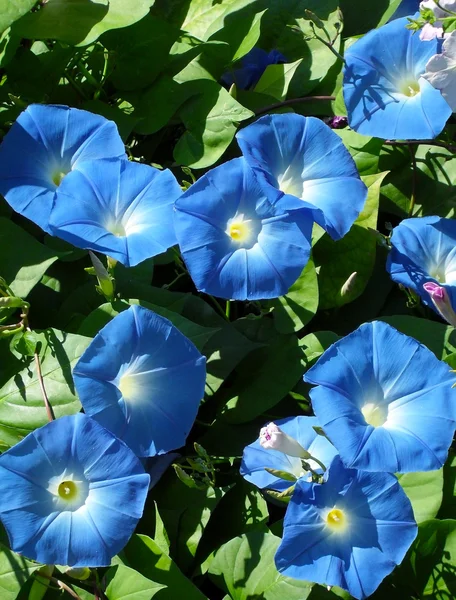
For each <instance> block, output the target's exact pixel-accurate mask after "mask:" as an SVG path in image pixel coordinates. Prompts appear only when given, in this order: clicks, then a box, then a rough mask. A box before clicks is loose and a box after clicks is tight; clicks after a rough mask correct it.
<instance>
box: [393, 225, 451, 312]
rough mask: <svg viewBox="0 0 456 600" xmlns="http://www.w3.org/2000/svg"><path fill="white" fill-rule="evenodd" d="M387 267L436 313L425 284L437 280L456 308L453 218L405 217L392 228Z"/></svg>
mask: <svg viewBox="0 0 456 600" xmlns="http://www.w3.org/2000/svg"><path fill="white" fill-rule="evenodd" d="M391 245H392V248H391V252H390V253H389V256H388V261H387V267H386V268H387V270H388V271H389V272H390V274H391V277H392V279H393V280H394V281H396V282H397V283H401V284H402V285H404V286H405V287H408V288H410V289H412V290H414V291H415V292H416V293H417V294H419V295H420V296H421V299H422V300H423V302H424V303H425V304H426V305H427V306H430V307H431V308H432V309H433V310H435V311H436V312H437V313H438V311H437V309H436V308H435V306H434V304H433V303H432V301H431V300H430V296H429V293H428V292H426V290H425V289H424V287H423V286H424V284H425V283H429V282H434V283H438V284H439V285H440V286H442V287H444V288H445V290H446V291H447V293H448V295H449V297H450V300H451V304H452V306H453V308H456V223H455V221H454V220H453V219H441V218H439V217H421V218H413V219H404V220H403V221H402V222H401V223H400V224H399V225H398V226H397V227H395V228H394V230H393V235H392V236H391Z"/></svg>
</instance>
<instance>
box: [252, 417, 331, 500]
mask: <svg viewBox="0 0 456 600" xmlns="http://www.w3.org/2000/svg"><path fill="white" fill-rule="evenodd" d="M272 426H274V427H273V429H274V431H272V432H271V427H272ZM318 426H319V423H318V420H317V419H316V418H315V417H289V418H287V419H280V420H278V421H275V423H270V424H269V425H268V426H266V427H264V428H263V429H262V430H261V432H260V438H259V439H257V440H255V441H254V442H253V443H252V444H249V445H248V446H246V447H245V448H244V453H243V456H242V463H241V475H242V476H243V477H244V478H245V479H247V481H250V483H253V484H254V485H256V486H257V487H259V488H260V489H263V488H269V489H272V490H277V491H279V492H282V491H284V490H286V489H287V488H289V487H290V485H292V484H291V483H290V482H289V481H286V480H285V479H281V478H279V477H276V476H275V475H272V474H271V473H268V471H266V470H265V467H268V468H269V469H275V470H276V471H285V472H286V473H290V474H291V475H294V476H295V477H296V478H297V479H299V478H300V477H304V478H305V480H306V481H308V476H309V474H310V471H307V470H306V469H305V468H304V467H303V464H302V460H301V458H300V456H301V455H300V454H299V449H300V448H304V450H306V451H307V452H308V453H309V454H311V455H312V456H313V457H315V458H316V459H317V460H319V461H320V462H321V463H323V465H325V467H329V464H330V462H331V461H332V459H333V458H334V456H335V455H336V454H337V450H336V449H335V448H334V446H333V445H332V444H331V443H330V442H328V440H327V439H326V438H325V437H324V436H321V435H318V434H317V433H316V432H315V429H313V427H318ZM277 430H278V431H277ZM284 434H285V435H284ZM288 436H289V437H290V438H291V444H293V442H295V443H296V444H297V448H298V452H296V451H294V449H293V448H292V447H291V446H290V440H289V438H288ZM284 437H285V439H283V438H284ZM290 453H291V454H290ZM307 462H308V464H309V465H310V467H311V468H312V469H313V470H314V471H315V472H317V473H323V470H322V468H321V466H320V465H319V464H318V463H316V462H314V461H312V460H309V461H307Z"/></svg>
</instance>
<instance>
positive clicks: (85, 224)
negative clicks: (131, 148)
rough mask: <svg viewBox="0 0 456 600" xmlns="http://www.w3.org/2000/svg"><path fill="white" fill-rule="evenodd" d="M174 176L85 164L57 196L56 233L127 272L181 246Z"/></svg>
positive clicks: (115, 163) (119, 163)
mask: <svg viewBox="0 0 456 600" xmlns="http://www.w3.org/2000/svg"><path fill="white" fill-rule="evenodd" d="M181 193H182V191H181V189H180V187H179V184H178V183H177V181H176V179H175V177H174V175H172V173H171V172H170V171H168V170H166V171H159V170H158V169H154V168H153V167H149V166H148V165H141V164H138V163H132V162H129V161H126V160H99V161H91V162H83V163H80V164H79V166H78V170H77V171H75V172H74V173H72V174H71V176H68V177H65V178H64V180H63V181H62V183H61V185H60V187H59V189H58V190H57V192H56V201H55V204H54V208H53V210H52V213H51V217H50V227H51V230H52V233H53V234H54V235H56V236H58V237H61V238H63V239H64V240H66V241H68V242H70V243H72V244H74V245H75V246H78V247H80V248H88V249H91V250H97V251H99V252H103V253H104V254H107V255H109V256H111V257H112V258H115V259H116V260H119V261H120V262H121V263H122V264H124V265H126V266H135V265H137V264H138V263H140V262H142V261H143V260H145V259H147V258H150V257H152V256H156V255H157V254H160V253H162V252H165V251H166V250H167V249H168V248H169V247H171V246H172V245H174V244H175V243H176V242H177V240H176V236H175V234H174V227H173V204H174V201H175V199H176V198H178V197H179V196H180V195H181Z"/></svg>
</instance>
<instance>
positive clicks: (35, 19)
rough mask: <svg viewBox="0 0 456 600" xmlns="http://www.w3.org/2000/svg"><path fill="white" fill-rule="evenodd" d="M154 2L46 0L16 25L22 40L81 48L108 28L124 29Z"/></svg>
mask: <svg viewBox="0 0 456 600" xmlns="http://www.w3.org/2000/svg"><path fill="white" fill-rule="evenodd" d="M153 3H154V0H48V1H47V2H46V4H43V5H42V6H41V8H40V10H38V11H36V12H34V13H30V14H28V15H25V16H24V17H22V19H20V20H19V21H17V22H16V24H15V27H14V29H15V32H16V33H18V34H19V35H21V36H22V37H25V38H31V39H41V40H42V39H48V38H49V39H54V40H61V41H62V42H66V43H67V44H73V45H80V46H84V45H87V44H90V43H92V42H94V41H95V40H96V39H97V38H98V37H99V36H100V35H101V34H102V33H104V32H105V31H109V30H110V29H118V28H119V27H127V26H128V25H132V24H133V23H136V21H139V20H140V19H142V18H143V17H145V16H146V15H147V13H148V12H149V8H150V7H151V6H152V5H153Z"/></svg>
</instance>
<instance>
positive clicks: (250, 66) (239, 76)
mask: <svg viewBox="0 0 456 600" xmlns="http://www.w3.org/2000/svg"><path fill="white" fill-rule="evenodd" d="M286 62H287V59H286V58H285V56H284V55H283V54H282V53H281V52H279V51H278V50H271V52H266V51H265V50H262V49H261V48H252V50H250V52H248V53H247V54H246V55H245V56H244V57H243V58H242V59H241V60H240V65H241V66H240V68H237V69H233V70H232V71H228V72H227V73H224V74H223V75H222V78H221V80H222V83H223V84H224V85H226V86H227V87H231V86H232V85H233V83H235V84H236V87H237V88H238V89H240V90H250V89H252V88H254V87H255V86H256V84H257V83H258V82H259V81H260V79H261V76H262V75H263V73H264V72H265V70H266V67H268V66H269V65H277V64H279V63H286Z"/></svg>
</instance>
